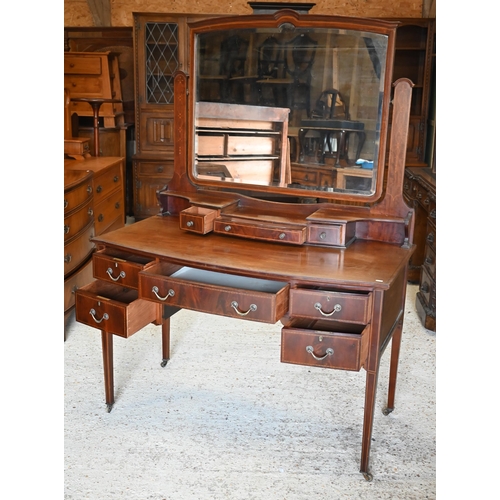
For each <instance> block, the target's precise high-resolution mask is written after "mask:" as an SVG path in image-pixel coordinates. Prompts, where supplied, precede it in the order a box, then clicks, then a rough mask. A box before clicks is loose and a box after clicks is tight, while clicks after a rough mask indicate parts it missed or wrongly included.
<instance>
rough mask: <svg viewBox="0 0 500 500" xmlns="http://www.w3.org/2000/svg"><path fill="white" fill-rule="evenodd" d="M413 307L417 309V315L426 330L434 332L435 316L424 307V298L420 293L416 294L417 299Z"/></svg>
mask: <svg viewBox="0 0 500 500" xmlns="http://www.w3.org/2000/svg"><path fill="white" fill-rule="evenodd" d="M415 307H416V309H417V315H418V317H419V319H420V321H421V322H422V325H424V327H425V328H427V330H431V331H433V332H435V331H436V315H435V313H434V312H433V311H431V309H430V308H429V307H428V306H427V305H426V303H425V300H424V298H423V297H422V294H421V293H420V292H417V298H416V299H415Z"/></svg>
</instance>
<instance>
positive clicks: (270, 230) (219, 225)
mask: <svg viewBox="0 0 500 500" xmlns="http://www.w3.org/2000/svg"><path fill="white" fill-rule="evenodd" d="M214 232H216V233H222V234H231V235H233V236H243V237H245V238H253V239H256V240H266V241H277V242H280V243H292V244H295V245H302V244H303V243H304V242H305V241H306V227H305V226H299V225H297V226H292V225H286V226H280V225H278V224H265V223H262V222H259V223H255V222H252V221H244V220H236V219H231V218H227V219H224V218H220V219H216V220H215V222H214Z"/></svg>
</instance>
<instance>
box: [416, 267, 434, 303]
mask: <svg viewBox="0 0 500 500" xmlns="http://www.w3.org/2000/svg"><path fill="white" fill-rule="evenodd" d="M420 294H421V295H422V297H423V298H424V300H425V302H426V303H427V306H428V307H429V308H430V309H432V310H433V311H435V310H436V282H435V281H434V280H433V279H432V278H431V276H430V275H429V273H428V272H427V270H426V268H425V266H424V267H422V272H421V275H420Z"/></svg>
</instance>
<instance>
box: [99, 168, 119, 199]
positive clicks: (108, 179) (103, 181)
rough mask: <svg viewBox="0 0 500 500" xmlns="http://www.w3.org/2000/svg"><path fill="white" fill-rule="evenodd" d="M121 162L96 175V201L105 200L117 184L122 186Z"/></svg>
mask: <svg viewBox="0 0 500 500" xmlns="http://www.w3.org/2000/svg"><path fill="white" fill-rule="evenodd" d="M121 184H122V178H121V162H120V163H117V164H116V165H115V166H113V167H111V168H110V169H108V170H106V171H105V172H104V173H103V174H102V175H100V176H99V177H97V178H96V177H94V185H95V191H94V200H95V202H96V203H98V202H99V201H101V200H103V199H104V198H106V196H108V194H110V193H111V191H113V190H114V189H116V188H117V186H121Z"/></svg>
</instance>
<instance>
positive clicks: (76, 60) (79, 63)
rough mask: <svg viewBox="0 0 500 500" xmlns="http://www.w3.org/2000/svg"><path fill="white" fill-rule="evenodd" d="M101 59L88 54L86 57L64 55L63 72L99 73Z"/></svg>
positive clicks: (78, 73)
mask: <svg viewBox="0 0 500 500" xmlns="http://www.w3.org/2000/svg"><path fill="white" fill-rule="evenodd" d="M101 72H102V59H101V57H95V56H91V55H89V56H88V57H87V56H85V57H82V56H76V55H71V54H65V55H64V74H67V75H100V74H101Z"/></svg>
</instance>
